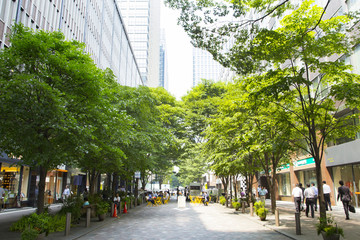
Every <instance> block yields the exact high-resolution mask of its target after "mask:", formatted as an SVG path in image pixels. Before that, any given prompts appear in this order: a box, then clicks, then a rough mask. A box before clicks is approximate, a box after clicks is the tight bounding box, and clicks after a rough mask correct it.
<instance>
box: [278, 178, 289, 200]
mask: <svg viewBox="0 0 360 240" xmlns="http://www.w3.org/2000/svg"><path fill="white" fill-rule="evenodd" d="M278 182H279V195H281V196H290V195H291V193H290V185H291V184H290V173H282V174H278Z"/></svg>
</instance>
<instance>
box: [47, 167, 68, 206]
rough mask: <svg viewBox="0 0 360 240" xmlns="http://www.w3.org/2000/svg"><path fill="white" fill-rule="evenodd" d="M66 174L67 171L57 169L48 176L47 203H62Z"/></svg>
mask: <svg viewBox="0 0 360 240" xmlns="http://www.w3.org/2000/svg"><path fill="white" fill-rule="evenodd" d="M66 172H67V170H65V169H56V170H53V171H50V172H48V173H47V174H46V180H45V195H44V198H45V203H47V204H53V203H57V202H59V201H61V196H62V192H63V189H64V176H65V175H66Z"/></svg>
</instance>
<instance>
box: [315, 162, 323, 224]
mask: <svg viewBox="0 0 360 240" xmlns="http://www.w3.org/2000/svg"><path fill="white" fill-rule="evenodd" d="M314 160H315V166H316V168H315V171H316V182H317V185H318V194H319V195H318V197H319V209H320V219H326V206H325V199H324V191H323V187H322V173H321V162H320V161H319V160H318V159H315V158H314Z"/></svg>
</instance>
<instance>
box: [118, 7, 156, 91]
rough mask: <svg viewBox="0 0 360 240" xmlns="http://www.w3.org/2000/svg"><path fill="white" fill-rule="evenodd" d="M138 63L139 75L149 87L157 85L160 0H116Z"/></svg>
mask: <svg viewBox="0 0 360 240" xmlns="http://www.w3.org/2000/svg"><path fill="white" fill-rule="evenodd" d="M117 3H118V4H119V6H120V11H121V15H122V17H123V19H124V22H125V25H126V31H127V33H128V34H129V38H130V41H131V45H132V47H133V49H134V53H135V57H136V60H137V62H138V64H139V69H140V73H141V77H142V79H143V81H144V83H145V85H147V86H149V87H158V86H159V63H160V54H159V52H160V1H159V0H117Z"/></svg>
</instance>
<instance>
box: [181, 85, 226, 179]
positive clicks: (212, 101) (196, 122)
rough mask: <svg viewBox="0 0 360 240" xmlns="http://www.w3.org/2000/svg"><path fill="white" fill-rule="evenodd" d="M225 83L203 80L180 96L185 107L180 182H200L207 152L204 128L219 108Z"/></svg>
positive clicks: (204, 169)
mask: <svg viewBox="0 0 360 240" xmlns="http://www.w3.org/2000/svg"><path fill="white" fill-rule="evenodd" d="M225 91H226V89H225V84H224V83H222V82H217V83H214V82H213V81H209V80H202V82H201V83H200V84H198V85H197V86H196V87H194V88H193V89H192V90H191V91H190V92H189V93H188V94H187V95H186V96H184V97H183V99H182V106H183V109H184V117H183V125H184V128H185V130H186V133H185V134H184V135H183V141H182V146H183V147H182V149H183V150H184V151H183V154H182V155H181V157H180V161H181V162H180V164H179V167H180V172H179V176H180V181H181V182H184V183H186V184H188V183H190V182H193V181H199V178H200V176H201V175H202V174H203V173H205V171H206V170H207V169H206V162H207V160H206V158H205V157H206V155H205V154H203V153H202V150H201V149H202V144H203V142H204V136H205V129H206V128H207V127H208V124H209V120H210V119H211V118H213V117H214V116H215V115H216V113H217V111H218V101H219V100H220V99H221V98H222V95H223V94H224V93H225Z"/></svg>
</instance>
